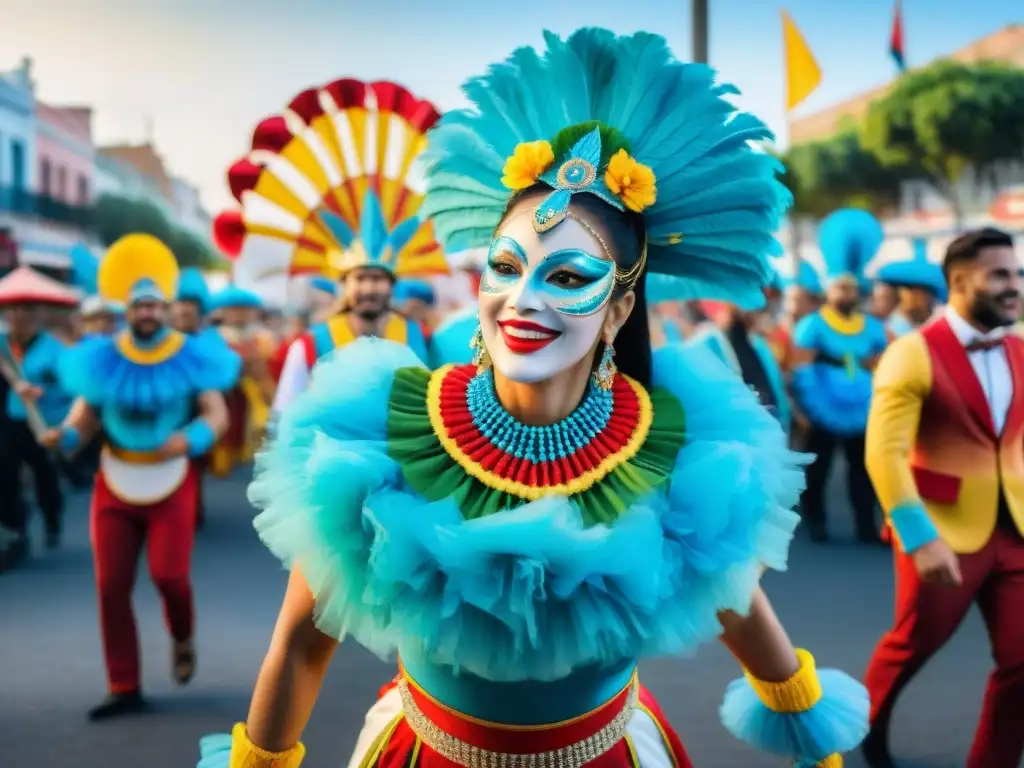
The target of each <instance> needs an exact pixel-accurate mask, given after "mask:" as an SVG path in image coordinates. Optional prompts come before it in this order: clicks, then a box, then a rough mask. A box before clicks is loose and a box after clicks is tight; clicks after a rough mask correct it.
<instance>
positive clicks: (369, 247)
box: [318, 189, 423, 275]
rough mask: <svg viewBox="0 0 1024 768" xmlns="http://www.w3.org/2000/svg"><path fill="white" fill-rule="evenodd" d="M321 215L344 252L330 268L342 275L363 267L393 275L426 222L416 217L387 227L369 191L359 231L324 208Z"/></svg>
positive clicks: (377, 200)
mask: <svg viewBox="0 0 1024 768" xmlns="http://www.w3.org/2000/svg"><path fill="white" fill-rule="evenodd" d="M318 216H319V218H320V221H321V223H322V224H323V225H324V227H326V229H327V231H328V232H330V234H331V236H332V237H333V238H334V240H335V242H336V243H337V245H338V246H339V247H340V249H341V250H340V252H341V256H340V258H339V259H338V260H337V262H336V263H334V264H332V265H331V266H332V267H334V268H335V269H336V270H337V271H338V273H339V274H342V275H343V274H345V273H346V272H349V271H351V270H353V269H357V268H360V267H376V268H378V269H383V270H386V271H387V272H388V273H390V274H392V275H394V274H395V273H396V271H397V261H398V257H399V254H401V253H402V251H403V250H404V249H405V247H406V246H407V245H408V244H409V242H410V241H411V240H412V239H413V237H415V236H416V234H417V233H418V232H419V231H420V228H421V227H422V226H423V220H422V219H421V218H420V217H419V216H417V215H416V214H413V215H412V216H409V217H408V218H406V219H403V220H402V221H400V222H398V223H397V224H396V225H395V226H394V228H388V224H387V221H386V220H385V218H384V210H383V209H382V208H381V204H380V200H379V199H378V197H377V195H376V193H374V192H373V190H369V189H368V190H367V191H366V193H365V194H364V196H363V207H362V213H361V215H360V217H359V229H358V230H357V229H354V228H353V227H351V226H349V224H348V222H347V221H345V218H344V217H343V216H339V215H338V214H336V213H334V212H333V211H329V210H326V209H323V210H321V211H319V212H318Z"/></svg>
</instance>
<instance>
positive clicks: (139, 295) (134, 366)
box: [60, 235, 241, 719]
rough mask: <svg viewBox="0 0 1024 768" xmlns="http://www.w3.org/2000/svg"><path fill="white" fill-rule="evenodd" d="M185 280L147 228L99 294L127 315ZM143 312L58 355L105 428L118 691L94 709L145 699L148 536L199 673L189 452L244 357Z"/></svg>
mask: <svg viewBox="0 0 1024 768" xmlns="http://www.w3.org/2000/svg"><path fill="white" fill-rule="evenodd" d="M177 282H178V267H177V264H176V262H175V260H174V256H173V254H172V253H171V252H170V250H168V249H167V248H166V247H165V246H164V245H163V244H162V243H161V242H160V241H159V240H156V239H155V238H153V237H150V236H149V235H129V236H127V237H124V238H122V239H121V240H119V241H118V242H116V243H114V244H113V245H112V246H111V247H110V249H109V250H108V251H107V253H106V255H105V256H104V258H103V260H102V262H101V264H100V266H99V272H98V275H97V288H98V291H99V294H100V296H101V297H102V298H103V299H104V300H107V301H115V302H118V303H119V304H121V305H123V306H126V307H128V308H129V313H131V311H132V310H133V309H135V308H139V309H141V307H142V306H144V305H145V306H152V305H160V304H163V305H166V304H167V303H169V302H170V301H171V300H172V299H173V298H174V297H175V295H176V288H177ZM143 319H145V318H143ZM143 319H140V320H139V321H138V325H137V327H132V328H128V329H126V330H124V331H122V332H120V333H118V334H116V335H114V336H109V337H107V336H96V337H92V338H88V339H86V340H85V341H83V342H82V343H81V344H79V345H78V346H77V347H75V348H74V349H72V350H69V351H68V352H67V353H65V355H64V356H63V357H62V359H61V370H60V378H61V381H62V383H63V384H64V387H65V388H66V389H67V390H68V391H69V392H71V393H72V394H73V395H74V396H75V397H77V398H78V399H79V401H81V402H84V404H85V405H87V406H88V408H89V410H90V411H91V413H92V415H93V417H94V419H95V420H96V421H98V422H99V424H100V425H101V428H102V440H103V450H102V453H101V458H100V468H99V472H98V473H97V475H96V485H95V489H94V491H93V498H92V505H91V511H90V515H91V520H90V527H91V530H92V533H93V537H92V541H93V557H94V561H95V570H96V581H97V592H98V593H99V604H100V627H101V631H102V636H103V648H104V655H105V659H106V667H107V680H108V685H109V697H108V698H107V699H106V700H105V701H103V702H102V703H100V704H99V705H98V706H97V707H95V708H94V709H93V710H92V711H91V713H90V716H91V717H92V718H93V719H102V718H106V717H109V716H112V715H116V714H121V713H124V712H128V711H132V710H135V709H138V708H139V707H140V706H141V705H142V698H141V691H140V683H141V680H140V665H139V648H138V639H137V637H136V629H135V619H134V616H133V615H132V608H131V593H132V589H133V584H134V580H135V571H136V569H137V566H138V560H139V556H140V554H141V551H142V548H143V546H144V545H145V547H146V548H147V551H148V559H149V570H150V573H151V574H152V576H153V580H154V583H155V585H156V587H157V590H158V591H159V592H160V595H161V598H162V600H163V603H164V611H165V615H166V617H167V622H168V627H169V630H170V632H171V635H172V637H173V640H174V641H175V644H176V645H175V649H176V650H175V653H176V657H175V670H176V671H175V674H176V675H177V676H178V680H179V682H187V681H188V678H189V677H191V674H192V669H193V668H194V664H195V658H194V655H193V654H194V651H193V650H192V646H191V641H192V633H193V608H192V593H191V585H190V583H189V565H188V563H189V558H190V554H191V549H192V536H193V533H194V530H195V524H196V520H195V515H196V483H197V476H196V471H195V467H194V465H193V462H192V461H191V459H193V458H194V457H197V456H201V455H203V454H204V453H206V452H207V451H208V450H209V449H210V447H211V446H212V445H213V443H214V441H215V439H216V434H215V430H214V426H213V425H211V423H210V422H209V421H208V420H207V418H206V412H205V410H204V408H203V406H202V404H201V402H200V400H201V397H202V396H204V395H206V394H207V393H215V392H219V391H221V390H224V389H227V388H228V387H230V386H231V385H232V384H233V382H234V380H235V379H236V378H237V376H238V374H239V370H240V367H241V361H240V360H239V359H238V357H237V356H236V355H234V354H233V353H232V352H230V351H229V350H227V349H226V347H224V345H223V344H214V345H211V344H210V343H209V342H208V341H207V340H204V339H203V338H202V337H200V336H185V335H184V334H181V333H178V332H177V331H174V330H171V329H170V328H168V327H166V326H163V327H161V326H160V324H159V322H158V321H156V324H155V325H153V327H152V328H151V329H150V330H149V331H146V330H144V329H143V326H142V325H141V323H142V322H143ZM154 320H155V318H154V319H153V320H151V322H153V321H154ZM143 334H144V335H143ZM76 418H77V417H76V416H75V411H74V410H73V411H72V415H71V416H70V417H69V419H70V421H68V422H66V423H65V425H64V426H63V428H62V431H61V446H62V448H63V449H64V450H66V451H69V452H70V451H74V450H76V449H77V448H79V447H80V445H81V444H82V443H83V440H84V437H83V435H82V433H81V432H80V431H79V429H80V427H82V426H83V424H84V423H87V422H81V421H77V420H76ZM87 421H91V420H87Z"/></svg>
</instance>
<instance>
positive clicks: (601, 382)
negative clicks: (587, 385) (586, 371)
mask: <svg viewBox="0 0 1024 768" xmlns="http://www.w3.org/2000/svg"><path fill="white" fill-rule="evenodd" d="M617 370H618V369H616V367H615V347H614V346H613V345H612V344H611V342H609V343H606V344H605V345H604V350H603V351H602V352H601V362H599V363H598V364H597V369H596V370H595V371H594V383H595V384H596V385H597V386H598V387H599V388H600V389H603V390H604V391H605V392H607V391H608V390H609V389H611V388H612V384H613V383H614V382H615V373H616V371H617Z"/></svg>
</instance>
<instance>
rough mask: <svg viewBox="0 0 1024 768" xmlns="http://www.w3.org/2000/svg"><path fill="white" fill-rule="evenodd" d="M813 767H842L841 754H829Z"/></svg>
mask: <svg viewBox="0 0 1024 768" xmlns="http://www.w3.org/2000/svg"><path fill="white" fill-rule="evenodd" d="M814 768H843V756H842V755H829V756H828V757H826V758H825V759H824V760H822V761H821V762H820V763H818V764H817V765H816V766H814Z"/></svg>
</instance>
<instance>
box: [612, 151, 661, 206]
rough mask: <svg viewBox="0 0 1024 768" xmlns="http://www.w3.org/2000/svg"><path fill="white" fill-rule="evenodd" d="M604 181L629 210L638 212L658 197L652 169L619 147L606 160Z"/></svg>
mask: <svg viewBox="0 0 1024 768" xmlns="http://www.w3.org/2000/svg"><path fill="white" fill-rule="evenodd" d="M604 183H605V185H606V186H607V187H608V189H610V190H611V191H612V193H613V194H615V195H617V196H618V198H619V199H620V200H622V203H623V205H625V206H626V207H627V208H629V210H631V211H634V212H636V213H640V212H641V211H643V210H644V209H645V208H649V207H650V206H652V205H654V202H655V200H657V199H658V187H657V185H656V184H655V179H654V171H652V170H651V169H650V168H648V167H647V166H646V165H643V164H642V163H638V162H637V161H636V160H634V159H633V158H632V157H630V156H629V153H628V152H627V151H626V150H624V149H620V150H619V151H618V152H616V153H615V154H614V155H612V157H611V159H610V160H609V161H608V168H607V169H606V170H605V172H604Z"/></svg>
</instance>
